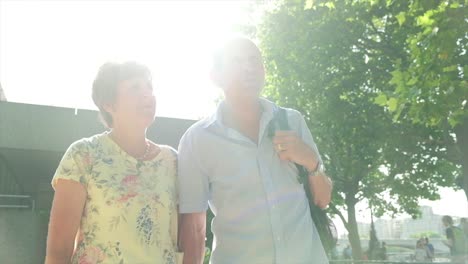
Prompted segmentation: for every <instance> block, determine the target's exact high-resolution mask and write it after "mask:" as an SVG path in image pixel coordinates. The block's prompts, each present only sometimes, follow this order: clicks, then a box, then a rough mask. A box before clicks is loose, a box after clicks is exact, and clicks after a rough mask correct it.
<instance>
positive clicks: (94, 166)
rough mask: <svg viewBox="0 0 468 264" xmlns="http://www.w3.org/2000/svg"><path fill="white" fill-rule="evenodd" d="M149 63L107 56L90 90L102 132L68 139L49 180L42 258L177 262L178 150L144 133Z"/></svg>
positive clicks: (150, 98) (149, 112)
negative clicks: (50, 190)
mask: <svg viewBox="0 0 468 264" xmlns="http://www.w3.org/2000/svg"><path fill="white" fill-rule="evenodd" d="M151 82H152V81H151V74H150V71H149V70H148V68H147V67H145V66H143V65H141V64H138V63H134V62H125V63H106V64H104V65H103V66H102V67H101V68H100V69H99V72H98V74H97V76H96V79H95V80H94V82H93V91H92V97H93V101H94V103H95V104H96V106H97V107H98V108H99V110H100V114H101V117H102V119H103V121H104V123H105V124H106V126H107V127H108V128H109V130H108V131H106V132H104V133H102V134H98V135H94V136H92V137H90V138H84V139H81V140H78V141H76V142H74V143H73V144H72V145H71V146H70V147H69V148H68V150H67V151H66V153H65V155H64V156H63V158H62V161H61V162H60V165H59V167H58V169H57V171H56V173H55V175H54V178H53V180H52V186H53V188H54V190H55V195H54V201H53V205H52V210H51V216H50V224H49V234H48V240H47V256H46V263H47V264H52V263H80V264H85V263H86V264H88V263H89V264H91V263H93V264H94V263H176V255H177V239H176V237H177V233H176V232H177V193H176V160H177V156H176V152H175V151H174V149H172V148H171V147H168V146H164V145H158V144H156V143H154V142H152V141H150V140H149V139H147V138H146V130H147V128H148V127H149V126H150V125H151V123H152V122H153V121H154V118H155V109H156V100H155V96H154V94H153V87H152V84H151Z"/></svg>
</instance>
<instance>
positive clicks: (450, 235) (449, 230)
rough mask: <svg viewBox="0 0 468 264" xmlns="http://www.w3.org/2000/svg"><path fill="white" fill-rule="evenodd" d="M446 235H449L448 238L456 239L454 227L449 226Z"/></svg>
mask: <svg viewBox="0 0 468 264" xmlns="http://www.w3.org/2000/svg"><path fill="white" fill-rule="evenodd" d="M445 235H446V236H447V239H454V235H453V230H452V228H447V229H446V230H445Z"/></svg>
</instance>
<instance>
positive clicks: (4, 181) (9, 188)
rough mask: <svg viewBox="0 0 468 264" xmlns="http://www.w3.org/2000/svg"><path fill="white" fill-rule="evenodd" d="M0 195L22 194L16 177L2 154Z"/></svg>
mask: <svg viewBox="0 0 468 264" xmlns="http://www.w3.org/2000/svg"><path fill="white" fill-rule="evenodd" d="M0 193H8V194H17V195H20V194H24V192H23V188H22V186H21V185H20V184H19V182H18V179H17V178H16V175H15V174H14V172H13V170H12V169H11V167H10V166H9V164H8V162H7V160H6V158H5V157H4V156H3V155H2V154H0Z"/></svg>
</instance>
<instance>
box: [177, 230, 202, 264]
mask: <svg viewBox="0 0 468 264" xmlns="http://www.w3.org/2000/svg"><path fill="white" fill-rule="evenodd" d="M190 233H191V234H185V235H182V237H181V247H182V251H183V252H184V264H200V263H203V260H204V258H205V236H204V235H203V236H202V235H200V234H196V233H195V232H193V233H192V232H190Z"/></svg>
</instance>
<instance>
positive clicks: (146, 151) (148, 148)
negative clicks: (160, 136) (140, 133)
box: [136, 141, 150, 161]
mask: <svg viewBox="0 0 468 264" xmlns="http://www.w3.org/2000/svg"><path fill="white" fill-rule="evenodd" d="M149 150H150V143H149V142H148V141H146V148H145V153H144V154H143V155H142V156H141V157H137V158H136V159H137V160H139V161H142V160H145V159H146V158H147V157H148V154H149V153H150V151H149Z"/></svg>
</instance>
